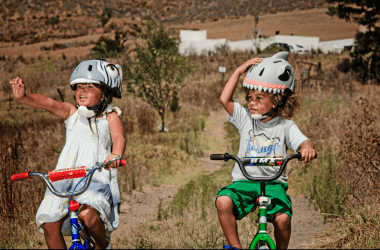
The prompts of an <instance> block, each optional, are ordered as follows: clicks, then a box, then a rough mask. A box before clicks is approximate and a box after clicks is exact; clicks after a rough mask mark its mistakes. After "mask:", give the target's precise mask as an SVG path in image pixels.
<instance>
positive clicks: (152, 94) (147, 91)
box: [123, 23, 194, 132]
mask: <svg viewBox="0 0 380 250" xmlns="http://www.w3.org/2000/svg"><path fill="white" fill-rule="evenodd" d="M141 38H142V39H143V42H144V44H143V45H139V44H138V43H135V44H136V55H135V57H134V59H129V63H127V64H124V65H123V72H124V76H125V78H124V79H127V81H128V90H129V91H130V92H131V93H132V94H134V95H135V96H137V97H139V98H141V99H142V100H144V101H145V102H147V103H148V104H149V105H151V106H152V107H153V108H154V109H156V110H157V111H158V114H159V115H160V117H161V121H162V126H161V129H162V130H161V131H162V132H163V131H164V128H165V112H166V110H167V109H168V108H169V105H170V104H171V103H173V97H174V99H175V98H177V94H176V93H178V91H179V90H180V89H181V88H182V87H184V86H185V85H186V81H185V79H186V77H187V76H188V75H189V74H191V73H192V72H193V70H194V66H193V65H192V64H191V63H190V62H189V61H188V60H187V58H186V57H185V56H182V55H180V54H179V52H178V47H177V44H176V41H175V39H174V38H171V37H169V34H168V33H166V32H165V30H164V28H163V27H162V26H161V25H160V26H158V25H157V24H156V23H148V24H147V26H146V29H145V32H144V33H142V34H141Z"/></svg>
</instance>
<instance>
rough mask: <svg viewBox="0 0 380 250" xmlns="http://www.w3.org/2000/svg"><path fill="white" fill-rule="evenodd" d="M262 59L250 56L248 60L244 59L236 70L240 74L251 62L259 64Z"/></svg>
mask: <svg viewBox="0 0 380 250" xmlns="http://www.w3.org/2000/svg"><path fill="white" fill-rule="evenodd" d="M262 60H263V59H262V58H252V59H250V60H248V61H246V62H245V63H243V64H242V65H240V66H239V67H238V68H237V69H236V71H238V72H239V73H240V74H243V73H245V72H246V71H247V70H248V69H249V67H251V66H252V65H253V64H256V65H257V64H259V63H260V62H261V61H262Z"/></svg>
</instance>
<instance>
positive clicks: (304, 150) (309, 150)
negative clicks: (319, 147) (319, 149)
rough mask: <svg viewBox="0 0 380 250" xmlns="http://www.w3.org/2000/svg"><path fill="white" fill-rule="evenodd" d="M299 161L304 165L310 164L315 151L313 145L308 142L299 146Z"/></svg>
mask: <svg viewBox="0 0 380 250" xmlns="http://www.w3.org/2000/svg"><path fill="white" fill-rule="evenodd" d="M300 153H301V161H303V162H304V163H305V164H306V163H308V162H310V161H311V160H313V159H314V158H315V150H314V148H313V144H312V143H311V142H310V141H305V142H303V143H302V144H301V149H300Z"/></svg>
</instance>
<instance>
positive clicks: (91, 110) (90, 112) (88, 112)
mask: <svg viewBox="0 0 380 250" xmlns="http://www.w3.org/2000/svg"><path fill="white" fill-rule="evenodd" d="M103 96H104V98H103V99H102V100H101V101H100V102H99V103H98V104H96V105H94V106H92V107H86V106H78V105H77V108H78V113H79V114H80V115H81V116H83V117H86V118H91V117H94V116H95V115H96V113H97V112H99V110H103V109H104V103H105V100H106V98H107V96H106V94H105V93H104V92H103ZM74 99H76V98H75V96H74Z"/></svg>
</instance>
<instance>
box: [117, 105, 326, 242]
mask: <svg viewBox="0 0 380 250" xmlns="http://www.w3.org/2000/svg"><path fill="white" fill-rule="evenodd" d="M225 121H226V113H225V111H223V110H220V111H217V112H216V111H215V112H211V114H210V118H209V120H208V124H207V126H206V133H207V134H208V135H210V136H211V137H212V138H215V141H210V145H209V146H210V150H209V151H207V152H205V155H204V156H203V157H200V158H199V162H200V164H199V170H202V172H204V173H205V174H211V173H213V172H214V171H216V170H218V169H219V168H220V167H221V166H222V165H223V163H224V162H223V161H222V162H220V161H211V160H210V158H209V155H210V154H211V153H224V152H226V151H227V141H226V139H224V138H225V135H226V132H225V130H224V125H223V124H224V122H225ZM177 190H178V188H177V187H175V186H168V185H162V186H161V187H145V188H144V192H135V193H134V194H133V195H130V196H126V195H124V196H123V202H122V205H121V208H120V226H119V229H118V230H116V231H115V232H114V233H113V234H112V241H113V242H115V241H117V240H118V239H122V238H125V237H126V236H127V235H128V234H129V232H130V231H131V230H133V228H135V227H137V226H139V225H141V224H143V223H145V222H147V221H150V220H153V219H155V218H156V216H157V211H158V204H159V202H160V199H161V200H162V203H163V204H168V203H169V202H170V201H171V200H172V198H173V196H174V195H175V194H176V193H177ZM291 198H292V206H293V218H292V236H291V240H290V245H289V248H291V249H295V248H304V247H307V245H308V244H310V243H311V242H312V241H313V240H314V238H315V235H317V234H318V233H320V232H322V231H323V230H324V229H326V228H327V227H328V225H326V224H324V223H323V218H322V216H321V215H320V214H319V213H318V212H317V211H315V210H314V208H313V207H312V206H311V205H310V204H309V201H308V199H307V198H303V197H298V196H293V197H291ZM269 228H272V230H271V231H272V232H273V226H272V224H269ZM272 236H273V234H272Z"/></svg>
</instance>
